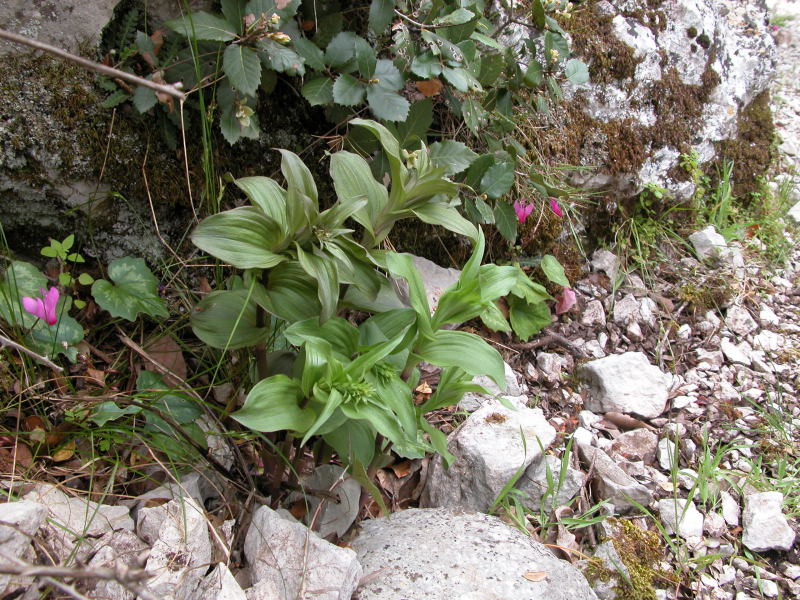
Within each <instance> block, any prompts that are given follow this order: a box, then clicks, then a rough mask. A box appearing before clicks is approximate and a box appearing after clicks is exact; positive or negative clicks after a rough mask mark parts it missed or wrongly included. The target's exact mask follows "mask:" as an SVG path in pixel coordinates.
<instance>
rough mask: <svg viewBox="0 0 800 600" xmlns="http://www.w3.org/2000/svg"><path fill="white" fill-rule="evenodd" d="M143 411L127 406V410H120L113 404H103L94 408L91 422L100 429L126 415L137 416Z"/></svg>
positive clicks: (138, 407) (136, 407)
mask: <svg viewBox="0 0 800 600" xmlns="http://www.w3.org/2000/svg"><path fill="white" fill-rule="evenodd" d="M141 410H142V408H141V407H140V406H131V405H127V406H125V408H120V407H119V406H117V405H116V404H114V403H113V402H101V403H100V404H98V405H97V406H95V407H94V409H93V411H92V416H91V417H89V420H90V421H91V422H92V423H94V424H95V425H97V426H98V427H102V426H103V425H105V424H106V423H108V422H109V421H114V420H116V419H119V418H120V417H124V416H125V415H135V414H137V413H139V412H141Z"/></svg>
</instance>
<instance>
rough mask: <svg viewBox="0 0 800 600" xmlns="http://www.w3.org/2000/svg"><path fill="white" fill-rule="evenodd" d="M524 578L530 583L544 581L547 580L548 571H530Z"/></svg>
mask: <svg viewBox="0 0 800 600" xmlns="http://www.w3.org/2000/svg"><path fill="white" fill-rule="evenodd" d="M523 577H524V578H525V579H527V580H528V581H544V580H545V579H547V571H528V572H527V573H525V574H524V575H523Z"/></svg>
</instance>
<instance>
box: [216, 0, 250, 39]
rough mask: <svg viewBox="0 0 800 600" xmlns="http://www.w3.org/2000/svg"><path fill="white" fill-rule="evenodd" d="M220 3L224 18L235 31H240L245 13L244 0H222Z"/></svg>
mask: <svg viewBox="0 0 800 600" xmlns="http://www.w3.org/2000/svg"><path fill="white" fill-rule="evenodd" d="M220 5H221V8H222V14H223V15H224V16H225V20H226V21H228V23H230V25H231V27H233V28H234V29H235V30H236V33H241V32H242V27H243V26H244V16H245V15H246V14H247V12H246V11H245V7H244V5H245V2H244V0H222V2H221V3H220Z"/></svg>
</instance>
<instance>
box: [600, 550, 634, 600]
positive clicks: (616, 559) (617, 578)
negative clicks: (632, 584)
mask: <svg viewBox="0 0 800 600" xmlns="http://www.w3.org/2000/svg"><path fill="white" fill-rule="evenodd" d="M594 558H597V559H600V560H602V561H603V566H604V567H605V568H606V570H607V571H609V572H610V573H614V575H612V576H611V578H610V579H609V580H608V581H604V578H603V577H594V578H593V581H592V589H594V592H595V594H597V597H598V598H600V599H601V600H614V599H615V598H616V597H617V592H616V590H615V589H614V588H615V587H617V586H618V585H619V584H621V583H623V582H625V581H631V574H630V571H628V567H626V566H625V563H624V562H622V558H621V557H620V555H619V553H618V552H617V549H616V548H615V547H614V542H612V541H611V540H607V541H605V542H602V543H601V544H599V545H598V546H597V548H595V550H594Z"/></svg>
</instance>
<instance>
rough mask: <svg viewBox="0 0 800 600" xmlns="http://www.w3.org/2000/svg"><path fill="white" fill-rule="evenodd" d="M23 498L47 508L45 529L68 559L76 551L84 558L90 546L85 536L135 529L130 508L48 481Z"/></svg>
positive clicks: (56, 548)
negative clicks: (82, 495)
mask: <svg viewBox="0 0 800 600" xmlns="http://www.w3.org/2000/svg"><path fill="white" fill-rule="evenodd" d="M24 499H25V500H30V501H32V502H38V503H39V504H43V505H45V506H46V507H47V511H48V522H47V523H46V524H45V525H44V531H45V532H46V535H47V537H48V539H49V540H50V542H51V544H52V548H53V550H54V551H55V552H56V554H57V555H58V556H59V557H60V558H66V557H67V556H68V555H69V554H71V553H72V552H73V551H75V550H77V552H78V554H77V555H78V556H79V557H80V558H81V559H83V558H85V556H86V553H87V552H88V551H89V546H88V544H86V543H85V542H83V541H81V540H83V538H84V537H99V536H101V535H103V534H104V533H106V532H108V531H114V530H117V529H128V530H130V531H132V530H133V519H131V516H130V511H129V510H128V508H127V507H125V506H110V505H108V504H98V503H97V502H92V501H91V500H86V499H85V498H77V497H70V496H67V495H66V494H65V493H64V492H62V491H61V490H60V489H58V488H57V487H56V486H53V485H50V484H47V483H39V484H37V485H36V486H35V487H34V488H33V489H32V490H31V491H30V492H29V493H27V494H25V496H24ZM76 542H77V543H78V546H77V547H76V545H75V544H76Z"/></svg>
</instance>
